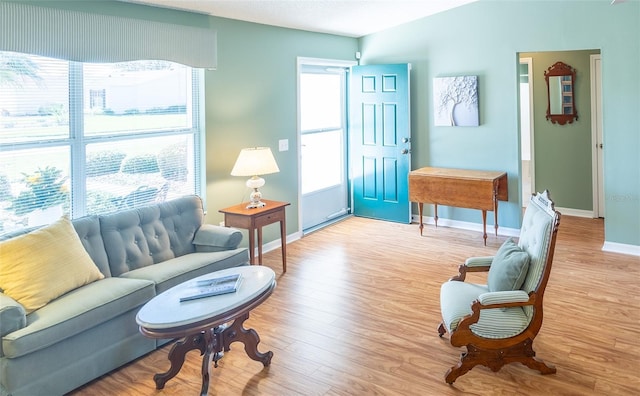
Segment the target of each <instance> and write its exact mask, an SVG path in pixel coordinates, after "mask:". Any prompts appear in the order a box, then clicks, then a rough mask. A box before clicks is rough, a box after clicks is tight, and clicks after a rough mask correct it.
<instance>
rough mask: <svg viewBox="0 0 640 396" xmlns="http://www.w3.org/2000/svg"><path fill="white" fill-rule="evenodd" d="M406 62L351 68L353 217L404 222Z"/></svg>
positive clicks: (408, 133)
mask: <svg viewBox="0 0 640 396" xmlns="http://www.w3.org/2000/svg"><path fill="white" fill-rule="evenodd" d="M409 70H410V65H408V64H397V65H367V66H354V67H353V68H352V76H351V82H350V103H349V108H350V112H349V114H350V120H349V134H350V143H351V149H350V153H351V164H352V172H353V178H352V180H353V213H354V215H356V216H362V217H370V218H375V219H380V220H388V221H396V222H401V223H409V222H410V221H411V206H410V203H409V192H408V175H409V170H410V167H411V155H410V152H411V143H410V141H411V130H410V112H409Z"/></svg>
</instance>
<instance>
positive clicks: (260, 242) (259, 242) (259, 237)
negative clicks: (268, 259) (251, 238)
mask: <svg viewBox="0 0 640 396" xmlns="http://www.w3.org/2000/svg"><path fill="white" fill-rule="evenodd" d="M258 265H262V227H258Z"/></svg>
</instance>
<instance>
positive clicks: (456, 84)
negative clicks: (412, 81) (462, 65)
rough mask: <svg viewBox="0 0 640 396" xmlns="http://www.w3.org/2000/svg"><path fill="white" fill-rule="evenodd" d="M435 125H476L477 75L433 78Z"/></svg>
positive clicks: (478, 118) (478, 120) (477, 119)
mask: <svg viewBox="0 0 640 396" xmlns="http://www.w3.org/2000/svg"><path fill="white" fill-rule="evenodd" d="M433 106H434V109H433V110H434V115H435V125H436V126H478V125H480V116H479V113H478V76H458V77H436V78H434V79H433Z"/></svg>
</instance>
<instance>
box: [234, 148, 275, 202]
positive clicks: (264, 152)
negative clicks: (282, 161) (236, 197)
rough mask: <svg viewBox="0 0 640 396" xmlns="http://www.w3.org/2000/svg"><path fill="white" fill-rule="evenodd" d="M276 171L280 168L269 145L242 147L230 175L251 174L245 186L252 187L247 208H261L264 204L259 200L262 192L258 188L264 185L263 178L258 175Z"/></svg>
mask: <svg viewBox="0 0 640 396" xmlns="http://www.w3.org/2000/svg"><path fill="white" fill-rule="evenodd" d="M277 172H280V169H279V168H278V164H277V163H276V160H275V158H273V154H272V153H271V149H270V148H269V147H252V148H244V149H242V150H241V151H240V155H238V159H237V160H236V164H235V165H234V166H233V169H232V170H231V176H251V178H250V179H249V180H247V187H249V188H252V189H253V191H252V192H251V195H250V196H249V205H247V209H251V208H261V207H263V206H265V205H266V204H265V203H264V202H262V201H260V199H262V193H261V192H260V191H259V190H258V189H259V188H260V187H262V186H264V179H263V178H261V177H260V175H268V174H269V173H277Z"/></svg>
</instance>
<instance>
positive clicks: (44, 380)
mask: <svg viewBox="0 0 640 396" xmlns="http://www.w3.org/2000/svg"><path fill="white" fill-rule="evenodd" d="M73 226H74V228H75V230H76V232H77V233H78V236H79V237H80V239H81V241H82V244H83V246H84V248H85V249H86V250H87V252H88V253H89V255H90V256H91V258H92V259H93V261H94V263H95V265H96V266H97V267H98V268H99V269H100V271H101V272H102V274H104V279H101V280H98V281H95V282H93V283H90V284H88V285H85V286H82V287H80V288H77V289H75V290H73V291H71V292H69V293H66V294H64V295H62V296H61V297H59V298H57V299H55V300H53V301H51V302H49V303H48V304H47V305H45V306H44V307H42V308H40V309H38V310H36V311H34V312H32V313H30V314H28V315H25V310H24V307H22V306H21V305H20V304H19V303H17V302H16V301H15V300H13V299H11V298H10V297H9V296H7V295H5V294H3V293H0V336H1V337H2V343H1V344H0V394H1V395H3V396H6V395H14V396H19V395H29V396H35V395H61V394H64V393H66V392H69V391H71V390H73V389H75V388H77V387H79V386H81V385H83V384H85V383H87V382H89V381H91V380H93V379H95V378H97V377H99V376H101V375H103V374H105V373H108V372H109V371H111V370H113V369H115V368H117V367H119V366H121V365H123V364H125V363H127V362H130V361H131V360H133V359H136V358H138V357H140V356H142V355H144V354H146V353H148V352H150V351H152V350H154V349H155V348H157V347H158V346H159V345H161V344H164V343H166V342H167V341H168V340H153V339H148V338H145V337H143V336H142V335H141V334H140V332H139V331H138V326H137V325H136V321H135V316H136V314H137V312H138V310H139V309H140V307H141V306H142V305H144V304H145V303H146V302H147V301H149V300H150V299H151V298H153V297H154V296H155V295H157V294H158V293H161V292H163V291H165V290H167V289H169V288H170V287H172V286H174V285H177V284H179V283H181V282H184V281H186V280H188V279H191V278H194V277H197V276H200V275H203V274H206V273H209V272H212V271H217V270H221V269H224V268H230V267H234V266H239V265H247V262H248V251H247V249H246V248H238V244H239V243H240V241H241V240H242V233H241V232H240V231H238V230H235V229H232V228H225V227H220V226H214V225H210V224H204V211H203V206H202V201H201V199H200V198H199V197H196V196H188V197H183V198H179V199H176V200H172V201H167V202H163V203H159V204H156V205H152V206H147V207H143V208H139V209H130V210H126V211H121V212H117V213H113V214H108V215H102V216H89V217H83V218H80V219H76V220H73ZM14 236H16V235H10V236H4V237H3V238H2V239H6V238H7V237H14Z"/></svg>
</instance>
